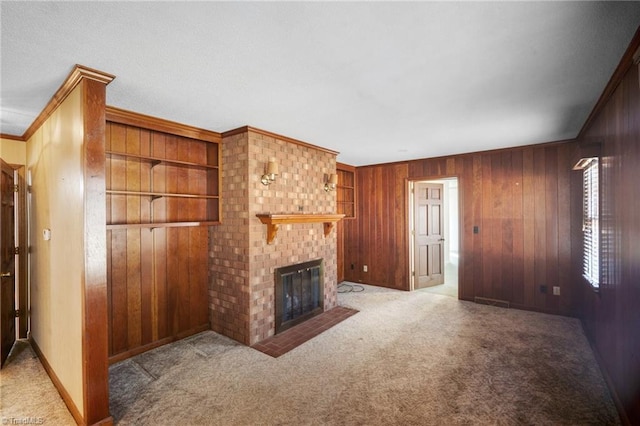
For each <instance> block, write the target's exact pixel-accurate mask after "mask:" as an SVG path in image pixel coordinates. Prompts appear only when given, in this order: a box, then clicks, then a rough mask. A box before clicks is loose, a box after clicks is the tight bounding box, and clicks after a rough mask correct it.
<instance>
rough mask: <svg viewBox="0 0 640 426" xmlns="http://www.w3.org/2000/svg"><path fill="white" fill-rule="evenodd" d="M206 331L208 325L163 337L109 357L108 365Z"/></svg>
mask: <svg viewBox="0 0 640 426" xmlns="http://www.w3.org/2000/svg"><path fill="white" fill-rule="evenodd" d="M206 330H211V327H210V326H209V323H207V324H203V325H200V326H198V327H195V328H192V329H190V330H187V331H183V332H181V333H179V334H178V335H176V336H169V337H165V338H163V339H160V340H156V341H155V342H151V343H147V344H146V345H143V346H138V347H137V348H133V349H130V350H128V351H125V352H120V353H118V354H115V355H112V356H110V357H109V365H111V364H115V363H116V362H120V361H124V360H125V359H127V358H131V357H133V356H136V355H140V354H141V353H143V352H147V351H150V350H151V349H155V348H158V347H160V346H164V345H166V344H168V343H172V342H175V341H177V340H180V339H184V338H185V337H189V336H192V335H194V334H198V333H201V332H203V331H206Z"/></svg>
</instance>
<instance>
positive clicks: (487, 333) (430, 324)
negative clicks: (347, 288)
mask: <svg viewBox="0 0 640 426" xmlns="http://www.w3.org/2000/svg"><path fill="white" fill-rule="evenodd" d="M364 287H365V291H364V292H361V293H355V292H352V293H345V294H341V295H340V298H339V300H340V303H341V304H342V305H345V306H349V307H352V308H355V309H358V310H359V311H360V312H359V313H358V314H356V315H354V316H352V317H350V318H348V319H346V320H345V321H343V322H342V323H340V324H338V325H337V326H335V327H333V328H331V329H330V330H328V331H326V332H324V333H323V334H321V335H319V336H317V337H315V338H314V339H312V340H310V341H308V342H306V343H305V344H303V345H301V346H299V347H298V348H296V349H294V350H292V351H291V352H289V353H287V354H285V355H283V356H282V357H280V358H277V359H274V358H271V357H269V356H267V355H264V354H262V353H260V352H257V351H255V350H252V349H250V348H247V347H245V346H242V345H239V344H236V343H234V342H233V341H231V340H229V339H227V338H225V337H222V336H219V335H217V334H215V333H213V332H205V333H201V334H199V335H197V336H195V337H192V338H189V339H185V340H182V341H180V342H177V343H176V344H174V345H171V346H167V347H163V348H158V349H157V350H154V351H152V352H149V353H146V354H142V355H140V356H138V357H136V358H133V359H129V360H126V361H124V362H121V363H119V364H117V365H114V366H112V369H111V377H112V384H111V398H112V414H113V415H114V417H115V419H116V420H117V422H118V424H122V425H142V424H144V425H155V424H167V425H168V424H177V423H182V424H202V425H442V424H447V425H471V424H472V425H478V424H492V425H516V424H523V425H528V424H531V425H534V424H535V425H562V424H566V425H588V424H593V425H596V424H597V425H603V424H605V425H606V424H618V417H617V413H616V411H615V408H614V405H613V403H612V400H611V397H610V395H609V392H608V390H607V388H606V386H605V384H604V381H603V379H602V376H601V373H600V371H599V370H598V368H597V367H596V363H595V360H594V357H593V354H592V352H591V349H590V347H589V345H588V343H587V341H586V338H585V336H584V334H583V332H582V328H581V326H580V323H579V321H578V320H576V319H571V318H564V317H559V316H551V315H544V314H539V313H532V312H524V311H516V310H509V309H504V308H497V307H492V306H484V305H477V304H473V303H468V302H461V301H458V300H456V299H454V298H451V297H445V296H439V295H434V294H428V293H424V292H414V293H407V292H399V291H393V290H385V289H379V288H375V287H370V286H364Z"/></svg>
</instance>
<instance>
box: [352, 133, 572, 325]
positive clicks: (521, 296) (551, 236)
mask: <svg viewBox="0 0 640 426" xmlns="http://www.w3.org/2000/svg"><path fill="white" fill-rule="evenodd" d="M573 149H574V143H573V142H572V141H569V142H562V143H553V144H545V145H538V146H531V147H523V148H512V149H505V150H499V151H491V152H484V153H474V154H467V155H457V156H450V157H441V158H434V159H424V160H414V161H409V162H406V163H393V164H382V165H376V166H366V167H360V168H358V169H357V179H358V187H357V194H358V206H357V215H356V216H357V218H356V219H354V220H351V221H347V222H345V223H344V227H345V275H346V276H345V278H346V279H347V280H349V281H355V282H363V283H369V284H375V285H380V286H385V287H391V288H398V289H404V290H408V289H409V231H410V228H409V223H408V213H407V208H408V189H407V188H408V181H409V180H429V179H438V178H443V177H458V179H459V204H460V240H461V241H460V248H461V252H460V267H459V295H460V298H461V299H466V300H474V298H476V297H484V298H491V299H499V300H506V301H509V302H510V304H511V306H513V307H519V308H523V309H532V310H537V311H543V312H550V313H563V314H574V313H575V310H576V309H577V306H576V301H575V300H574V297H573V289H572V286H571V281H570V275H571V274H570V272H571V267H572V265H571V244H570V235H571V232H570V231H571V229H570V219H571V215H570V210H571V203H570V202H569V199H570V197H569V195H570V179H571V153H572V150H573ZM474 227H478V231H479V232H478V233H477V234H475V233H474V232H473V229H474ZM365 264H366V265H367V268H368V272H364V271H363V268H362V266H363V265H365ZM350 265H354V268H353V269H351V267H350ZM540 286H546V288H547V292H546V293H543V292H541V291H540ZM553 286H559V287H561V295H560V296H554V295H553V294H552V288H553Z"/></svg>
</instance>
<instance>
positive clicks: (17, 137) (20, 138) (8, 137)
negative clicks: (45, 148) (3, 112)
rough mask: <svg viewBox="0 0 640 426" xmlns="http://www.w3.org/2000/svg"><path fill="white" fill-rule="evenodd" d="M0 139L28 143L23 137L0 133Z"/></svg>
mask: <svg viewBox="0 0 640 426" xmlns="http://www.w3.org/2000/svg"><path fill="white" fill-rule="evenodd" d="M0 139H9V140H12V141H18V142H26V141H27V140H26V139H25V138H24V137H22V136H16V135H8V134H6V133H0Z"/></svg>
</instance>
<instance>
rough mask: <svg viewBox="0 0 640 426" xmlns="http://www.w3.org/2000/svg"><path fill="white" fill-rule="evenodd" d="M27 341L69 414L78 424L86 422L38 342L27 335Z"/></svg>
mask: <svg viewBox="0 0 640 426" xmlns="http://www.w3.org/2000/svg"><path fill="white" fill-rule="evenodd" d="M29 343H31V347H32V348H33V351H34V352H35V353H36V355H37V356H38V359H40V363H41V364H42V367H43V368H44V371H46V372H47V375H48V376H49V378H50V379H51V382H52V383H53V386H55V388H56V389H57V390H58V393H59V394H60V396H61V397H62V400H63V401H64V403H65V404H66V405H67V408H68V409H69V412H70V413H71V416H73V419H74V420H75V421H76V423H78V424H79V425H84V424H86V423H85V421H84V417H82V414H81V413H80V410H78V407H76V404H75V403H74V402H73V399H72V398H71V395H69V392H67V390H66V389H65V387H64V385H63V384H62V382H61V381H60V379H59V378H58V376H57V375H56V373H55V371H54V370H53V368H52V367H51V364H49V361H47V358H46V357H45V356H44V354H43V353H42V351H41V350H40V347H39V346H38V343H37V342H36V341H35V339H34V338H33V337H31V336H29Z"/></svg>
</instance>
